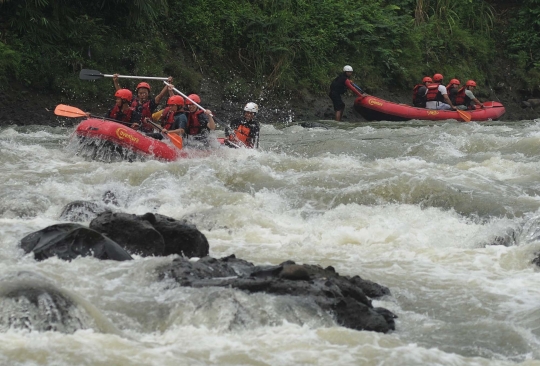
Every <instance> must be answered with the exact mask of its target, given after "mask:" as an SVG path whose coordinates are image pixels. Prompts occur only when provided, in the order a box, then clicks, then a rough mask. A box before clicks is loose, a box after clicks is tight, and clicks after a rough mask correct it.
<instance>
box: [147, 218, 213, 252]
mask: <svg viewBox="0 0 540 366" xmlns="http://www.w3.org/2000/svg"><path fill="white" fill-rule="evenodd" d="M147 215H152V214H147ZM147 217H148V216H147ZM148 219H149V220H151V223H152V225H153V226H154V228H155V229H156V230H157V231H158V232H159V233H160V234H161V235H162V236H163V240H164V241H165V250H164V253H163V254H164V255H170V254H179V255H184V256H186V257H188V258H192V257H199V258H200V257H204V256H207V255H208V253H209V250H210V245H209V244H208V240H207V239H206V236H204V234H203V233H201V232H200V231H199V230H197V228H196V227H195V225H191V224H190V223H188V222H187V221H186V220H181V221H178V220H175V219H173V218H171V217H168V216H164V215H159V214H155V215H154V220H152V219H151V218H148Z"/></svg>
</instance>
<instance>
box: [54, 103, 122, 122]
mask: <svg viewBox="0 0 540 366" xmlns="http://www.w3.org/2000/svg"><path fill="white" fill-rule="evenodd" d="M54 114H56V115H57V116H62V117H69V118H78V117H87V116H88V115H87V114H86V112H84V111H82V110H80V109H79V108H75V107H72V106H69V105H65V104H58V105H57V106H56V108H55V109H54ZM89 116H90V117H92V118H99V119H104V120H107V121H112V122H116V123H121V124H123V125H127V126H131V125H132V123H128V122H122V121H118V120H116V119H112V118H105V117H101V116H94V115H93V114H90V115H89Z"/></svg>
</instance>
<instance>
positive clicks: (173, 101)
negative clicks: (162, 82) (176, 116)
mask: <svg viewBox="0 0 540 366" xmlns="http://www.w3.org/2000/svg"><path fill="white" fill-rule="evenodd" d="M167 105H184V98H182V97H181V96H179V95H173V96H172V97H170V98H169V100H168V101H167Z"/></svg>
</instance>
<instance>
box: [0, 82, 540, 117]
mask: <svg viewBox="0 0 540 366" xmlns="http://www.w3.org/2000/svg"><path fill="white" fill-rule="evenodd" d="M516 89H517V88H515V87H511V86H510V87H506V88H503V89H499V90H498V91H495V90H493V89H487V88H485V87H484V88H479V90H478V93H477V95H478V98H479V99H480V100H482V101H488V100H494V101H498V102H501V103H502V104H503V105H504V106H505V108H506V113H505V114H504V115H503V116H502V118H501V120H502V121H520V120H532V119H535V118H539V117H540V108H538V107H537V108H536V109H535V108H524V107H523V106H522V102H523V101H524V100H526V97H523V96H521V94H520V93H519V92H516V91H515V90H516ZM112 90H113V89H112V83H111V91H112ZM222 90H223V88H222V87H221V86H220V85H219V84H218V83H209V82H206V83H204V82H203V84H202V86H201V91H200V95H201V97H202V99H203V102H202V105H203V106H204V107H206V108H208V109H211V110H212V111H214V112H215V114H216V116H217V117H218V118H220V119H221V120H223V121H228V120H230V119H231V118H234V117H236V116H238V115H240V113H241V110H242V107H243V104H244V103H243V102H232V101H227V100H225V99H224V96H223V93H222ZM366 92H368V93H369V94H372V95H375V96H377V97H380V98H383V99H386V100H389V101H393V102H397V103H405V104H409V103H410V98H411V92H410V91H407V90H389V89H382V90H379V91H371V90H366ZM343 100H344V102H345V104H346V108H345V112H344V114H343V121H344V122H364V121H365V119H364V118H363V117H362V116H360V115H359V114H358V113H357V112H356V111H354V108H353V104H354V100H355V97H354V96H352V95H350V94H347V95H345V96H344V98H343ZM255 102H257V103H258V104H259V106H260V113H259V116H258V118H259V121H260V122H261V123H268V124H273V123H285V124H286V123H295V122H302V121H317V120H331V119H333V117H334V112H333V108H332V103H331V101H330V98H328V97H327V96H326V95H325V94H323V93H322V92H320V93H317V94H316V93H309V92H306V91H303V92H299V93H297V95H295V96H292V97H289V98H284V99H278V98H271V97H270V98H266V99H265V100H262V101H260V100H255ZM113 103H114V102H113V100H112V98H111V99H107V98H103V99H100V100H86V99H71V98H66V96H64V95H61V94H56V95H55V94H50V93H44V92H41V91H37V90H33V89H31V88H27V87H24V86H22V85H20V84H19V85H18V84H11V90H10V91H9V92H8V91H5V90H3V91H1V90H0V121H1V122H0V125H47V126H70V125H75V124H76V123H78V121H79V119H72V120H66V119H65V118H58V117H57V116H55V115H54V108H55V107H56V106H57V105H58V104H68V105H72V106H75V107H77V108H80V109H82V110H84V111H89V112H91V113H92V114H95V115H103V114H104V113H106V111H107V110H108V108H110V107H111V106H112V104H113ZM70 121H71V122H70Z"/></svg>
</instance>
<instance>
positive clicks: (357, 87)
mask: <svg viewBox="0 0 540 366" xmlns="http://www.w3.org/2000/svg"><path fill="white" fill-rule="evenodd" d="M351 84H352V86H354V87H355V88H356V89H358V91H359V92H360V93H362V94H366V92H365V91H363V90H362V88H361V87H359V86H358V85H356V84H355V83H351Z"/></svg>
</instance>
